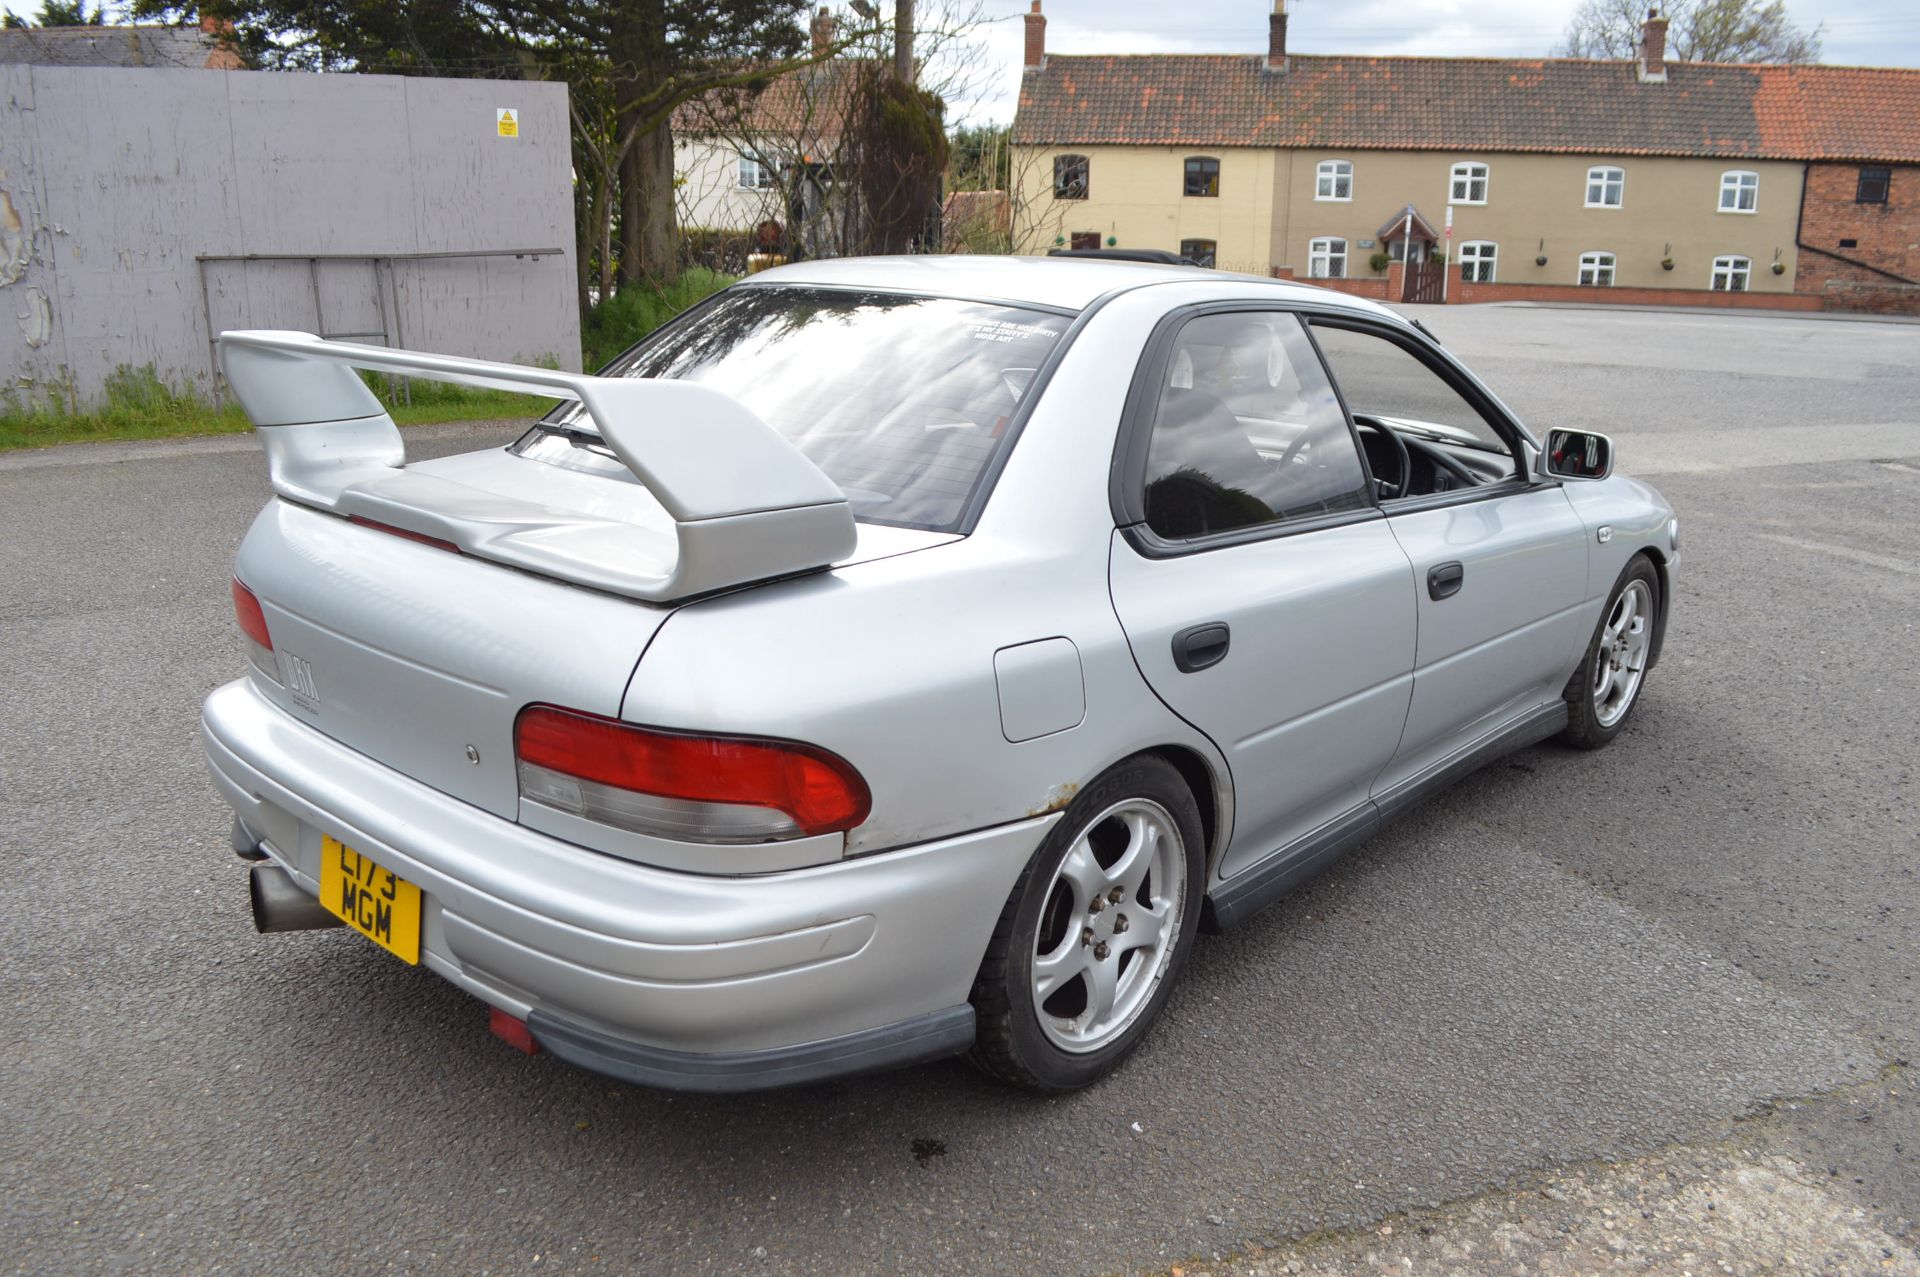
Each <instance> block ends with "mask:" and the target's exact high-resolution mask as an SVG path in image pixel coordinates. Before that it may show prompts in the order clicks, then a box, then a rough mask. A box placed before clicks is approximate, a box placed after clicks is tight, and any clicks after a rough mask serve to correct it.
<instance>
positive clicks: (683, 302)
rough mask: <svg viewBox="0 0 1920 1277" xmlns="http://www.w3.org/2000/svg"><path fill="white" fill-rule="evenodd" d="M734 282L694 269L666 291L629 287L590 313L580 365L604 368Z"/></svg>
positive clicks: (583, 333) (592, 369)
mask: <svg viewBox="0 0 1920 1277" xmlns="http://www.w3.org/2000/svg"><path fill="white" fill-rule="evenodd" d="M733 280H734V277H733V276H731V275H723V274H720V273H719V272H717V271H711V270H703V269H699V268H695V269H690V270H686V271H683V272H681V275H680V278H679V279H677V280H675V281H674V282H673V283H671V284H668V285H666V286H665V287H664V288H655V287H653V286H651V285H648V284H628V285H627V286H626V287H624V288H622V289H621V290H620V291H619V292H617V293H615V294H614V295H613V296H611V297H609V298H607V299H606V300H605V301H603V302H601V303H600V304H599V305H597V306H595V307H594V308H593V309H592V310H590V311H588V312H587V322H586V323H585V325H583V326H582V328H581V332H580V350H581V365H582V366H583V367H584V368H585V369H586V370H587V371H588V372H595V371H597V370H599V369H601V368H604V367H605V366H606V365H607V364H608V363H609V362H610V361H611V360H612V359H613V357H614V356H615V355H618V354H619V353H620V352H621V351H623V350H625V349H626V348H627V347H629V346H631V345H633V343H634V342H636V341H639V340H640V339H641V338H642V337H645V336H646V335H647V334H648V333H650V332H652V331H653V330H654V329H656V328H658V327H659V326H660V325H662V324H664V323H666V322H667V321H668V320H669V319H672V318H673V317H674V316H675V315H678V314H679V313H680V312H681V311H683V310H686V309H687V308H688V307H690V306H693V305H696V304H698V303H699V302H701V301H704V300H705V299H706V298H708V297H711V296H712V295H713V294H715V293H717V292H719V291H720V290H721V289H723V288H725V287H726V286H727V285H728V284H731V283H732V282H733Z"/></svg>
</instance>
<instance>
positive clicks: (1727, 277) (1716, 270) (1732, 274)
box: [1707, 253, 1753, 293]
mask: <svg viewBox="0 0 1920 1277" xmlns="http://www.w3.org/2000/svg"><path fill="white" fill-rule="evenodd" d="M1736 279H1737V280H1738V281H1739V286H1738V287H1735V285H1734V281H1735V280H1736ZM1723 281H1724V282H1723ZM1707 287H1708V289H1709V290H1711V291H1713V292H1716V293H1750V292H1752V291H1753V259H1752V258H1751V257H1742V256H1741V255H1740V254H1738V253H1727V254H1724V255H1722V256H1720V257H1716V258H1714V259H1713V274H1711V275H1709V276H1708V277H1707Z"/></svg>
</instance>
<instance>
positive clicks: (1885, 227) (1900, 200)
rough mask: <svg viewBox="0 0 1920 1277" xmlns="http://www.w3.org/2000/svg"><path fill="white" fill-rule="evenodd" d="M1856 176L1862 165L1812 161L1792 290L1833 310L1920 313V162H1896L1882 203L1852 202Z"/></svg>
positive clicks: (1857, 177) (1855, 188)
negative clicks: (1798, 261) (1796, 271)
mask: <svg viewBox="0 0 1920 1277" xmlns="http://www.w3.org/2000/svg"><path fill="white" fill-rule="evenodd" d="M1859 182H1860V166H1859V165H1857V164H1813V165H1809V166H1808V169H1807V191H1806V203H1805V205H1804V207H1803V208H1802V211H1801V218H1800V243H1801V250H1800V269H1799V272H1798V273H1797V275H1796V276H1795V279H1794V289H1795V291H1797V292H1799V293H1803V294H1807V295H1810V296H1818V297H1819V298H1820V299H1821V300H1822V301H1823V302H1824V303H1825V304H1826V306H1827V307H1828V308H1829V309H1833V310H1871V311H1880V312H1883V313H1904V314H1920V166H1916V165H1911V164H1907V165H1900V164H1896V165H1893V166H1892V180H1891V182H1890V183H1889V185H1888V190H1887V202H1886V203H1884V204H1857V203H1855V202H1854V198H1855V195H1856V194H1857V192H1858V190H1859ZM1842 240H1853V241H1854V243H1852V244H1851V245H1842V243H1841V241H1842ZM1842 259H1846V260H1842ZM1874 267H1877V268H1878V269H1877V270H1876V269H1872V268H1874ZM1883 271H1884V272H1887V274H1882V273H1881V272H1883ZM1889 274H1890V275H1897V276H1900V277H1901V278H1900V279H1891V278H1889V277H1888V275H1889ZM1903 281H1904V282H1903Z"/></svg>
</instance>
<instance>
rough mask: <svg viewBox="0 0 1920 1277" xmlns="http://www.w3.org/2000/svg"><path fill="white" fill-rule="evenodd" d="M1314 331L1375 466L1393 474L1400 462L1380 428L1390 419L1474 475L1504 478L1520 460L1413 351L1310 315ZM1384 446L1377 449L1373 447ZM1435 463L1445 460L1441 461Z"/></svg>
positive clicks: (1416, 442) (1417, 443)
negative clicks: (1495, 473)
mask: <svg viewBox="0 0 1920 1277" xmlns="http://www.w3.org/2000/svg"><path fill="white" fill-rule="evenodd" d="M1313 337H1314V340H1315V341H1317V342H1318V343H1319V344H1320V353H1321V354H1322V355H1324V356H1326V360H1327V367H1328V368H1329V369H1330V370H1331V371H1332V373H1333V379H1334V381H1335V382H1336V383H1338V384H1339V387H1340V394H1341V395H1342V396H1343V397H1344V398H1345V399H1346V401H1347V411H1349V412H1351V413H1352V414H1353V418H1354V424H1355V425H1357V426H1358V427H1359V428H1360V442H1361V445H1362V446H1363V447H1364V448H1366V450H1367V456H1368V458H1369V459H1370V460H1373V461H1374V462H1375V468H1376V472H1377V473H1380V474H1397V473H1399V471H1400V464H1399V462H1398V459H1397V457H1396V456H1394V455H1393V452H1394V451H1397V449H1396V448H1395V445H1394V444H1393V442H1392V440H1390V439H1388V438H1387V437H1386V436H1385V435H1383V434H1382V433H1381V429H1382V427H1381V426H1380V425H1379V424H1378V423H1380V422H1382V421H1391V423H1392V426H1393V427H1394V428H1395V429H1396V430H1397V432H1398V433H1399V434H1400V436H1401V438H1402V439H1403V440H1409V441H1411V442H1410V446H1412V447H1415V448H1418V449H1420V450H1422V451H1426V450H1429V449H1431V450H1433V451H1436V452H1438V453H1440V454H1441V455H1443V456H1452V457H1454V458H1455V459H1457V460H1460V461H1462V462H1464V463H1465V464H1466V468H1467V469H1468V470H1469V471H1470V472H1472V473H1474V474H1482V473H1484V474H1485V475H1486V476H1487V477H1488V478H1489V479H1490V478H1492V477H1493V474H1494V472H1495V471H1498V472H1499V475H1498V477H1499V478H1502V479H1507V478H1512V477H1514V476H1515V475H1518V474H1519V473H1520V467H1519V462H1518V461H1516V460H1515V459H1514V455H1513V450H1512V449H1511V448H1509V447H1508V446H1507V443H1506V441H1505V440H1504V439H1502V438H1501V436H1500V432H1499V431H1498V430H1496V429H1494V427H1493V423H1492V422H1490V421H1489V420H1488V419H1487V418H1486V417H1485V416H1483V415H1481V412H1480V410H1479V409H1478V408H1475V407H1474V406H1473V404H1472V403H1470V402H1469V401H1468V400H1467V399H1466V397H1465V396H1463V395H1462V394H1461V393H1460V392H1459V391H1457V390H1455V389H1454V388H1453V387H1452V385H1450V384H1449V383H1448V382H1447V381H1446V380H1445V379H1443V378H1442V377H1441V376H1440V374H1439V373H1437V372H1435V371H1434V370H1433V369H1432V368H1430V367H1428V366H1427V365H1426V363H1425V362H1423V361H1422V360H1421V359H1420V358H1419V357H1418V356H1416V355H1415V354H1414V353H1413V352H1412V351H1410V350H1408V349H1407V348H1406V347H1405V346H1402V345H1401V344H1400V343H1399V342H1397V341H1392V340H1389V339H1388V338H1386V337H1382V336H1378V335H1376V334H1375V333H1372V332H1367V331H1362V330H1360V329H1355V328H1336V327H1334V326H1332V325H1331V324H1328V323H1323V322H1321V321H1320V320H1314V321H1313ZM1376 447H1378V448H1380V449H1382V452H1381V455H1380V456H1378V457H1376V456H1375V451H1374V450H1375V448H1376ZM1441 465H1442V466H1443V468H1444V467H1445V462H1444V461H1442V462H1441Z"/></svg>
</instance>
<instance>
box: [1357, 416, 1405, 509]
mask: <svg viewBox="0 0 1920 1277" xmlns="http://www.w3.org/2000/svg"><path fill="white" fill-rule="evenodd" d="M1355 424H1356V425H1357V426H1358V427H1359V428H1360V429H1362V430H1378V431H1379V432H1380V433H1381V434H1383V435H1385V436H1386V437H1387V438H1389V439H1391V440H1392V441H1393V448H1394V451H1395V452H1398V453H1399V454H1400V481H1399V482H1398V483H1388V482H1387V481H1386V480H1385V479H1382V478H1380V477H1379V476H1377V475H1376V476H1375V477H1374V480H1373V481H1374V483H1375V484H1377V485H1378V486H1379V488H1380V498H1381V500H1383V501H1384V500H1386V499H1387V498H1389V497H1404V496H1406V495H1407V485H1408V484H1409V483H1411V482H1412V481H1413V454H1412V453H1410V452H1408V451H1407V441H1406V440H1405V439H1402V438H1401V437H1400V435H1399V432H1397V431H1396V430H1394V429H1393V427H1391V426H1383V425H1381V424H1380V423H1379V422H1377V421H1361V422H1356V423H1355Z"/></svg>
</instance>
